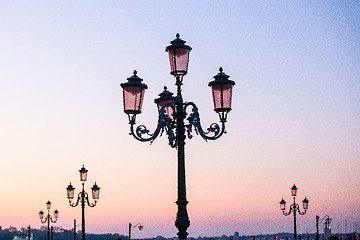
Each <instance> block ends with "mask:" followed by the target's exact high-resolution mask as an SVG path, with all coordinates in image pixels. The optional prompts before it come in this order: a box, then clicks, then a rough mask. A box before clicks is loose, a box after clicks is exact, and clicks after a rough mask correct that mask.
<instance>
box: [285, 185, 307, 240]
mask: <svg viewBox="0 0 360 240" xmlns="http://www.w3.org/2000/svg"><path fill="white" fill-rule="evenodd" d="M297 189H298V188H297V187H296V186H295V184H294V186H292V188H291V195H292V196H293V197H294V203H293V204H291V205H290V210H289V212H285V209H286V201H285V200H284V199H281V201H280V209H281V211H282V213H283V214H284V215H285V216H288V215H290V213H291V212H292V213H293V215H294V240H296V239H297V233H296V212H298V213H299V214H300V215H305V213H306V211H307V210H308V208H309V200H308V199H307V198H306V197H305V198H304V200H303V201H302V203H303V208H304V212H301V211H300V207H299V205H298V204H297V203H296V202H295V197H296V195H297Z"/></svg>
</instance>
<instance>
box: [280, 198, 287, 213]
mask: <svg viewBox="0 0 360 240" xmlns="http://www.w3.org/2000/svg"><path fill="white" fill-rule="evenodd" d="M285 206H286V202H285V200H284V199H282V200H281V202H280V209H281V210H282V211H285Z"/></svg>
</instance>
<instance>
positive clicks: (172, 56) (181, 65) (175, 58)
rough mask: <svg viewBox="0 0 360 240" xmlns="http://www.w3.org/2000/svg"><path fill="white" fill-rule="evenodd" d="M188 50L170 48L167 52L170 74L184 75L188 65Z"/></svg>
mask: <svg viewBox="0 0 360 240" xmlns="http://www.w3.org/2000/svg"><path fill="white" fill-rule="evenodd" d="M189 52H190V49H188V48H171V49H169V50H168V53H169V61H170V69H171V74H173V75H185V74H186V73H187V70H188V64H189Z"/></svg>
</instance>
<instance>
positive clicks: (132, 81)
mask: <svg viewBox="0 0 360 240" xmlns="http://www.w3.org/2000/svg"><path fill="white" fill-rule="evenodd" d="M133 74H134V75H132V76H131V77H128V78H127V80H128V81H127V82H126V83H121V84H120V86H121V87H122V88H124V87H127V86H137V87H143V88H145V89H147V85H146V84H144V83H142V80H143V79H142V78H139V77H138V76H137V75H136V74H137V71H136V70H134V72H133Z"/></svg>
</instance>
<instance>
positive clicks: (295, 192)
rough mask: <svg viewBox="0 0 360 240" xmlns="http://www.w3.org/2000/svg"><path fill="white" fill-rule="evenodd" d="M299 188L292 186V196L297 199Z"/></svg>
mask: <svg viewBox="0 0 360 240" xmlns="http://www.w3.org/2000/svg"><path fill="white" fill-rule="evenodd" d="M297 189H298V188H297V187H296V186H295V184H294V186H292V188H291V195H292V196H293V197H296V194H297Z"/></svg>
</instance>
